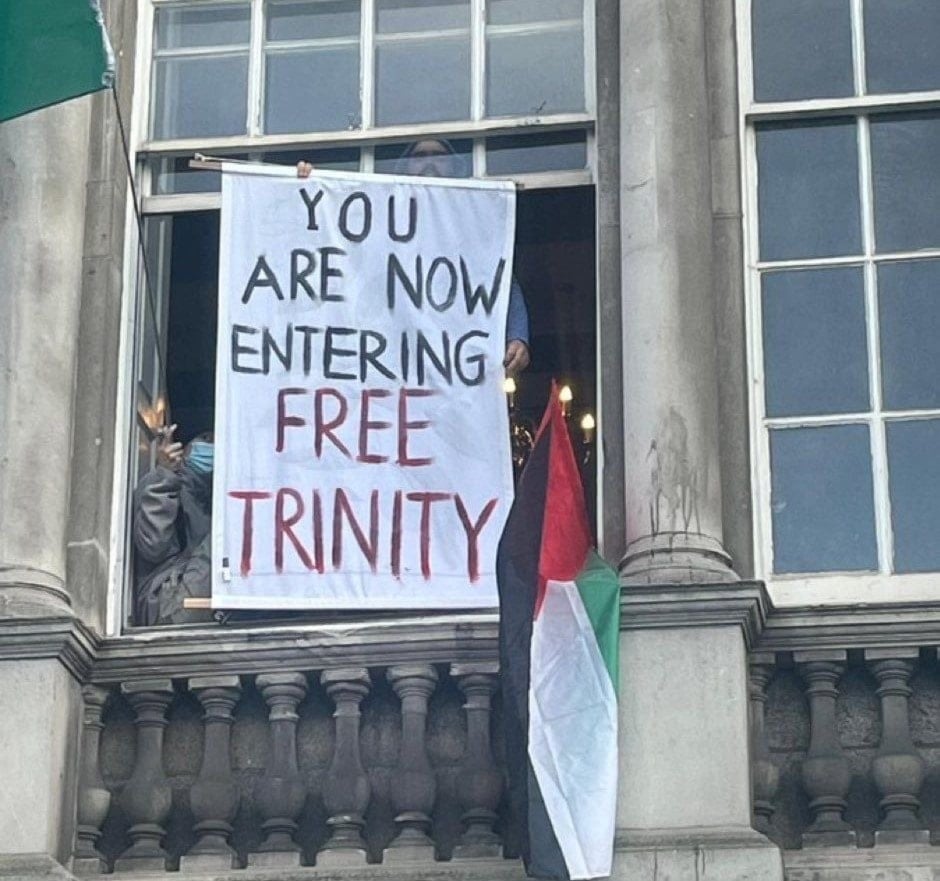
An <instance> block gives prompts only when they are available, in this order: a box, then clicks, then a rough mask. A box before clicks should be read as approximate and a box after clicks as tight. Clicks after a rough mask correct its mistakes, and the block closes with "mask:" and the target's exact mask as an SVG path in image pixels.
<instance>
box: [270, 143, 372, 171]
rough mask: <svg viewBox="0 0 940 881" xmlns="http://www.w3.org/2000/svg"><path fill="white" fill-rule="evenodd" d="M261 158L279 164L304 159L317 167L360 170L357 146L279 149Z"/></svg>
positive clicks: (289, 163)
mask: <svg viewBox="0 0 940 881" xmlns="http://www.w3.org/2000/svg"><path fill="white" fill-rule="evenodd" d="M261 159H262V161H264V162H273V163H275V164H277V165H296V164H297V163H298V162H301V161H303V162H310V163H311V164H312V165H314V166H315V167H316V168H328V169H335V170H337V171H358V170H359V150H358V149H356V148H355V147H353V148H347V147H337V148H336V149H333V150H313V149H310V150H278V151H276V152H272V153H265V154H263V155H262V157H261Z"/></svg>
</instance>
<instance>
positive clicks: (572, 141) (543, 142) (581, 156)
mask: <svg viewBox="0 0 940 881" xmlns="http://www.w3.org/2000/svg"><path fill="white" fill-rule="evenodd" d="M586 167H587V139H586V137H585V134H584V132H553V133H551V134H545V135H535V136H534V137H533V136H532V135H513V136H508V137H502V138H488V139H487V142H486V173H487V174H488V175H495V174H524V173H526V172H537V171H567V170H568V169H575V170H577V169H581V168H586Z"/></svg>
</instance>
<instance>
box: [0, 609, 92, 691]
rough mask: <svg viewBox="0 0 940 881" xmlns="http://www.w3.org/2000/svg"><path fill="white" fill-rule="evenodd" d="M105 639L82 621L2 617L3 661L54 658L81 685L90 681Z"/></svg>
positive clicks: (67, 617)
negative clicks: (102, 641)
mask: <svg viewBox="0 0 940 881" xmlns="http://www.w3.org/2000/svg"><path fill="white" fill-rule="evenodd" d="M100 645H101V638H100V637H99V636H98V634H97V633H95V631H94V630H92V629H91V628H90V627H88V625H87V624H84V623H83V622H82V621H80V620H79V619H78V618H76V617H74V616H72V615H60V616H55V617H43V618H0V661H16V660H44V659H50V658H54V659H56V660H58V661H60V662H61V663H62V665H63V666H64V667H65V669H66V670H68V671H69V673H71V674H72V676H74V677H75V679H76V680H78V681H79V682H86V681H88V679H89V674H90V671H91V668H92V665H93V664H94V660H95V656H96V655H97V652H98V649H99V647H100Z"/></svg>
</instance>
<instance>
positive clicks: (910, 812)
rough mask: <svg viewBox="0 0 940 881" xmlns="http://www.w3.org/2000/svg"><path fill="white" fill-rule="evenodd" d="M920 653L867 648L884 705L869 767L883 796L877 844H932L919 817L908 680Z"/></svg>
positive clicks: (920, 775) (919, 763)
mask: <svg viewBox="0 0 940 881" xmlns="http://www.w3.org/2000/svg"><path fill="white" fill-rule="evenodd" d="M918 654H919V652H918V650H917V649H916V648H912V649H868V650H866V652H865V660H866V661H867V662H868V666H869V669H870V670H871V672H872V674H873V675H874V677H875V679H877V680H878V698H879V699H880V700H881V744H880V745H879V747H878V752H877V754H876V755H875V758H874V759H873V760H872V763H871V770H872V777H873V778H874V780H875V786H877V787H878V792H880V793H881V804H880V807H881V810H882V811H883V814H884V816H883V818H882V821H881V824H880V825H879V826H878V829H877V830H876V831H875V843H876V844H905V845H910V844H929V843H930V833H929V832H928V830H927V829H926V828H925V827H924V823H923V821H922V820H921V818H920V814H919V812H920V798H919V795H920V790H921V787H922V786H923V785H924V774H925V767H924V760H923V759H922V758H921V756H920V754H919V753H918V752H917V749H916V748H915V746H914V741H913V739H912V738H911V721H910V712H909V702H910V698H911V687H910V684H909V683H910V679H911V674H912V673H913V672H914V664H915V663H916V661H917V657H918Z"/></svg>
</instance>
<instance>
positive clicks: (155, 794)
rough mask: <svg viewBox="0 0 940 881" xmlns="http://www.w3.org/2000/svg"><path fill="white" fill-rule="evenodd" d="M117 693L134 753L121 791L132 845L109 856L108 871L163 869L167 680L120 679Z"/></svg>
mask: <svg viewBox="0 0 940 881" xmlns="http://www.w3.org/2000/svg"><path fill="white" fill-rule="evenodd" d="M121 693H122V694H123V695H124V696H125V697H126V698H127V700H128V703H130V705H131V706H132V707H133V709H134V713H135V719H134V725H135V726H136V728H137V756H136V758H135V760H134V770H133V772H132V773H131V776H130V779H129V780H128V781H127V783H126V784H125V785H124V790H123V792H122V793H121V807H122V808H123V810H124V813H125V815H126V816H127V818H128V820H130V823H131V827H130V829H128V835H129V836H130V839H131V842H132V844H131V846H130V847H129V848H128V849H127V850H125V851H124V853H122V854H121V855H120V856H119V857H118V859H117V860H116V861H115V863H114V871H115V872H127V871H130V872H148V871H158V872H163V871H165V870H166V859H167V852H166V851H165V850H164V849H163V839H164V838H165V836H166V827H165V823H166V819H167V817H168V816H169V815H170V807H171V803H172V793H171V791H170V783H169V781H168V780H167V778H166V774H165V773H164V771H163V732H164V730H165V729H166V725H167V720H166V711H167V708H168V707H169V706H170V702H171V701H172V700H173V683H172V682H171V681H170V680H169V679H149V680H146V681H143V682H126V683H124V684H122V685H121Z"/></svg>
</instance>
